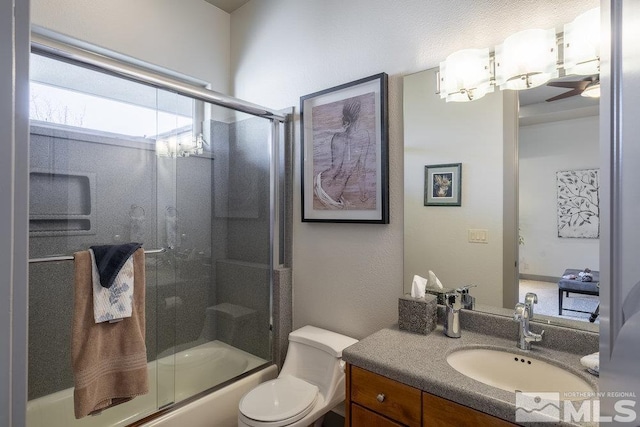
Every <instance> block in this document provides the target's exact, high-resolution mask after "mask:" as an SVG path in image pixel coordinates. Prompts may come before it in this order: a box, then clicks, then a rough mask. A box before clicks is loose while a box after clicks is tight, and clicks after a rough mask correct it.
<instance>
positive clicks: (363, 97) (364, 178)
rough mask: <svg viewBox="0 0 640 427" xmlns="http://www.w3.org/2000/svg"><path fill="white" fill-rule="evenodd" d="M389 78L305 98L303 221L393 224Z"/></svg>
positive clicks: (302, 110) (369, 79) (366, 80)
mask: <svg viewBox="0 0 640 427" xmlns="http://www.w3.org/2000/svg"><path fill="white" fill-rule="evenodd" d="M387 80H388V77H387V74H385V73H381V74H376V75H374V76H371V77H367V78H364V79H360V80H356V81H354V82H350V83H346V84H343V85H340V86H336V87H333V88H330V89H326V90H323V91H320V92H316V93H312V94H310V95H305V96H303V97H301V98H300V122H301V131H300V138H301V146H302V149H301V155H302V158H301V165H302V221H306V222H354V223H379V224H388V223H389V173H388V170H389V160H388V140H389V138H388V121H389V119H388V108H387Z"/></svg>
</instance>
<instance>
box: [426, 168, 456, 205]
mask: <svg viewBox="0 0 640 427" xmlns="http://www.w3.org/2000/svg"><path fill="white" fill-rule="evenodd" d="M424 205H425V206H461V205H462V163H450V164H446V165H428V166H425V167H424Z"/></svg>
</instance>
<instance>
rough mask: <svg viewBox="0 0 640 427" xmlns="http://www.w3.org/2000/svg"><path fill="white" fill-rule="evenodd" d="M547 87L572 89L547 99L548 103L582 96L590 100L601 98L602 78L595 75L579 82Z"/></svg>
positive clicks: (555, 83)
mask: <svg viewBox="0 0 640 427" xmlns="http://www.w3.org/2000/svg"><path fill="white" fill-rule="evenodd" d="M547 86H554V87H562V88H567V89H571V90H569V91H567V92H565V93H561V94H560V95H557V96H554V97H552V98H549V99H546V101H547V102H553V101H557V100H559V99H565V98H569V97H572V96H576V95H582V96H586V97H589V98H599V97H600V76H599V75H593V76H589V77H586V78H584V79H581V80H577V81H566V80H565V81H555V82H549V83H547Z"/></svg>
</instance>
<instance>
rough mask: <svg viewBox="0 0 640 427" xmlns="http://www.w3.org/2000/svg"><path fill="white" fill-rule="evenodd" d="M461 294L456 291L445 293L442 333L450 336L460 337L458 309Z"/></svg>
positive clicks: (459, 307) (460, 305) (460, 303)
mask: <svg viewBox="0 0 640 427" xmlns="http://www.w3.org/2000/svg"><path fill="white" fill-rule="evenodd" d="M461 299H462V295H461V294H460V293H458V292H454V293H450V294H445V296H444V303H445V309H444V311H445V313H444V334H445V335H446V336H448V337H450V338H460V309H461V308H462V302H461Z"/></svg>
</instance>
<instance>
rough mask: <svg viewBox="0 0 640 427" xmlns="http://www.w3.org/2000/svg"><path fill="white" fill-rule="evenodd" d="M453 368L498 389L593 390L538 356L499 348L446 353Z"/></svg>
mask: <svg viewBox="0 0 640 427" xmlns="http://www.w3.org/2000/svg"><path fill="white" fill-rule="evenodd" d="M447 362H448V363H449V365H451V366H452V367H453V368H454V369H455V370H456V371H458V372H460V373H461V374H464V375H466V376H468V377H469V378H472V379H474V380H476V381H480V382H482V383H484V384H487V385H490V386H493V387H497V388H500V389H502V390H506V391H510V392H516V391H523V392H558V393H560V394H561V395H562V393H565V392H566V393H568V395H571V394H575V392H590V393H592V392H594V391H595V390H594V389H593V387H591V385H590V384H589V383H588V382H586V381H585V380H583V379H582V378H580V377H579V376H577V375H574V374H573V373H571V372H569V371H567V370H565V369H563V368H561V367H559V366H556V365H552V364H550V363H547V362H544V361H542V360H540V359H534V358H532V357H528V356H523V355H521V354H517V353H515V352H514V353H511V352H509V351H503V350H491V349H480V348H473V349H463V350H458V351H456V352H453V353H451V354H450V355H449V356H447Z"/></svg>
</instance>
